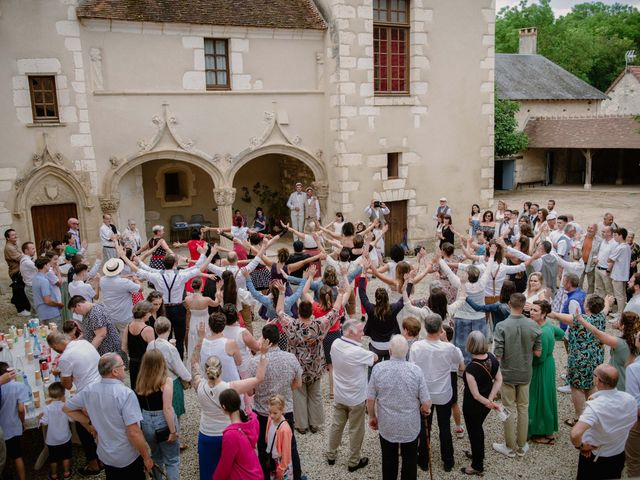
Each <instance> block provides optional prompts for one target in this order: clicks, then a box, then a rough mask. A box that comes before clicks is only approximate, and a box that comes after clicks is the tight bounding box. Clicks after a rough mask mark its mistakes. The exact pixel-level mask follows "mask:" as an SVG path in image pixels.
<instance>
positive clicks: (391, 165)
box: [387, 152, 400, 178]
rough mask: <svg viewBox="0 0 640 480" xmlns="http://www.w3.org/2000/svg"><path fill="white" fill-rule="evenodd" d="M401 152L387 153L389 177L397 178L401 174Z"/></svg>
mask: <svg viewBox="0 0 640 480" xmlns="http://www.w3.org/2000/svg"><path fill="white" fill-rule="evenodd" d="M399 164H400V153H398V152H393V153H387V178H397V177H398V176H399V171H400V169H399V167H398V166H399Z"/></svg>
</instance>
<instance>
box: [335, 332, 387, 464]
mask: <svg viewBox="0 0 640 480" xmlns="http://www.w3.org/2000/svg"><path fill="white" fill-rule="evenodd" d="M363 330H364V323H362V322H360V321H358V320H347V321H346V322H344V325H343V326H342V337H341V338H339V339H337V340H336V341H335V342H333V345H332V346H331V360H332V362H333V395H334V397H333V422H332V423H331V427H330V430H329V449H328V450H327V462H328V463H329V465H334V464H335V463H336V456H337V452H338V447H340V442H341V441H342V432H343V430H344V427H345V424H346V423H347V420H349V441H350V443H349V463H348V469H349V472H355V471H356V470H358V469H360V468H362V467H365V466H366V465H367V464H368V463H369V459H368V458H367V457H362V458H360V449H361V447H362V440H363V439H364V414H365V408H366V400H367V373H368V367H371V366H373V363H374V362H375V361H376V360H377V355H376V354H375V353H373V352H371V351H369V350H365V349H364V348H362V345H361V342H362V332H363Z"/></svg>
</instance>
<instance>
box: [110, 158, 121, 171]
mask: <svg viewBox="0 0 640 480" xmlns="http://www.w3.org/2000/svg"><path fill="white" fill-rule="evenodd" d="M109 163H110V164H111V168H118V166H119V165H120V164H121V163H122V160H120V159H119V158H118V157H116V156H112V157H109Z"/></svg>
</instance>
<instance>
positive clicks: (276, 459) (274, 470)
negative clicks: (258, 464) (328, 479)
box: [266, 395, 293, 480]
mask: <svg viewBox="0 0 640 480" xmlns="http://www.w3.org/2000/svg"><path fill="white" fill-rule="evenodd" d="M268 403H269V420H267V438H266V440H267V453H268V454H269V470H270V475H271V479H272V480H289V479H292V478H293V464H292V462H291V437H292V432H291V427H290V426H289V423H288V422H287V420H286V419H285V418H284V397H283V396H282V395H272V396H271V398H269V402H268Z"/></svg>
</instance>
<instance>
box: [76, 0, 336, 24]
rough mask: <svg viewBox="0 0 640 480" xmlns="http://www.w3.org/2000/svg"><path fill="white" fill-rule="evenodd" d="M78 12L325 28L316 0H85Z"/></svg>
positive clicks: (84, 15)
mask: <svg viewBox="0 0 640 480" xmlns="http://www.w3.org/2000/svg"><path fill="white" fill-rule="evenodd" d="M76 12H77V16H78V18H79V19H83V18H99V19H105V20H123V21H132V22H154V23H187V24H199V25H230V26H231V25H232V26H242V27H260V28H290V29H311V30H325V29H326V28H327V24H326V23H325V21H324V19H323V18H322V15H321V14H320V12H319V11H318V9H317V8H316V6H315V4H314V3H313V0H81V2H80V5H79V6H78V8H77V10H76Z"/></svg>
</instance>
